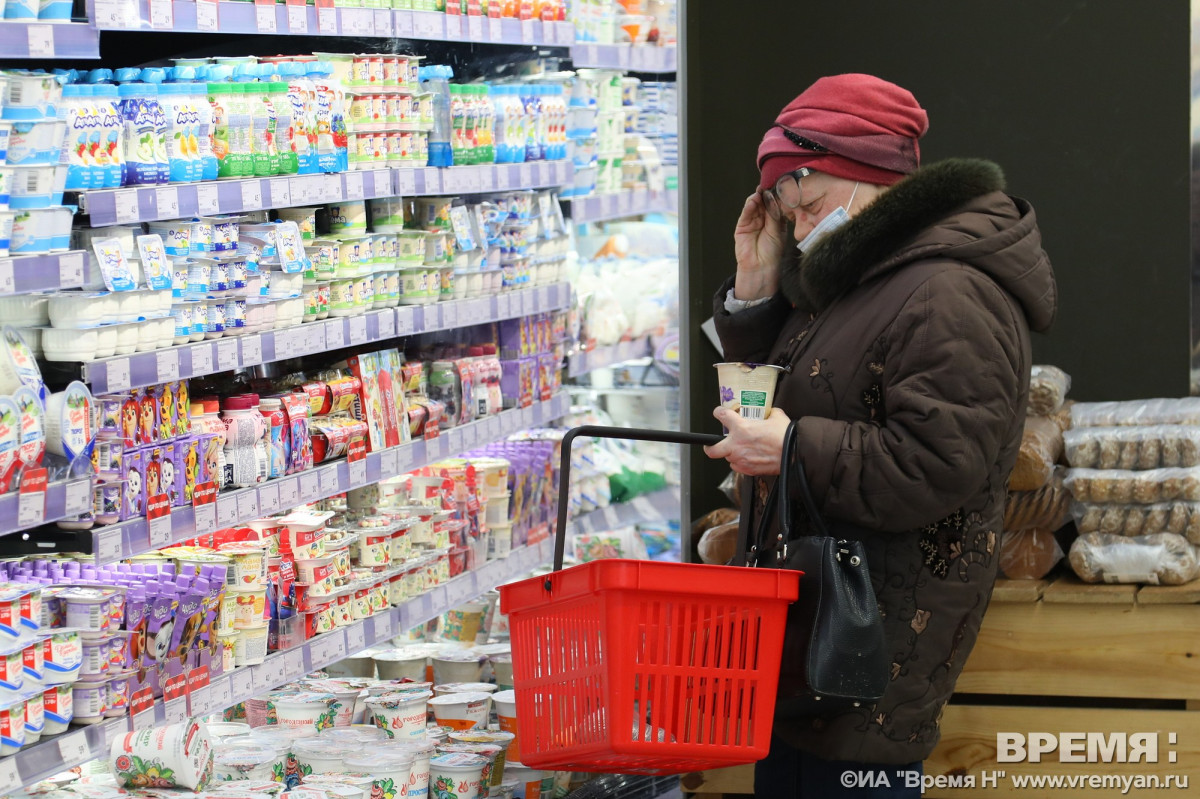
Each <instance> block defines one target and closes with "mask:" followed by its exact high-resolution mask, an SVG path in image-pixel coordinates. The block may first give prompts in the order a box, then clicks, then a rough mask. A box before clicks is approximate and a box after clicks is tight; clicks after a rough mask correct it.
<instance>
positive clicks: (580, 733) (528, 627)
mask: <svg viewBox="0 0 1200 799" xmlns="http://www.w3.org/2000/svg"><path fill="white" fill-rule="evenodd" d="M580 435H582V436H596V437H603V438H627V439H634V440H640V441H666V442H671V443H684V444H698V443H702V444H712V443H716V442H717V441H719V440H720V438H719V437H718V436H709V435H702V434H697V433H673V432H666V431H656V430H636V429H627V428H619V427H595V426H584V427H577V428H574V429H572V430H571V431H570V432H568V433H567V435H566V437H565V438H564V439H563V442H562V466H561V471H560V478H559V480H560V490H559V499H558V537H557V540H556V541H555V547H554V568H555V571H554V572H553V573H551V574H549V575H547V576H545V577H536V578H532V579H529V580H523V581H521V582H517V583H512V584H510V585H505V586H501V587H500V602H501V605H502V607H503V609H504V612H505V613H506V614H507V615H508V619H509V631H510V635H511V638H512V658H513V684H514V688H515V691H516V699H517V725H518V741H519V746H520V759H521V762H522V763H524V764H525V765H527V766H532V767H534V768H547V769H564V770H572V771H583V772H608V773H624V774H675V773H682V772H685V771H699V770H703V769H710V768H721V767H724V766H735V765H741V764H745V763H753V762H755V761H757V760H761V759H762V758H764V757H766V755H767V751H768V749H769V748H770V740H771V723H772V721H773V718H774V709H775V692H776V687H777V683H778V680H779V660H780V656H781V652H782V648H783V631H784V622H785V619H786V616H787V607H788V605H789V604H790V603H791V602H792V601H794V600H795V599H796V596H797V594H798V591H799V580H800V573H799V572H796V571H789V570H780V569H761V570H760V569H748V568H740V567H731V566H705V565H694V564H684V563H657V562H651V561H638V560H599V561H593V562H591V563H585V564H582V565H579V566H574V567H572V568H569V569H565V570H564V569H563V568H562V561H563V550H564V547H565V536H564V531H565V529H566V521H567V499H568V490H567V486H568V485H569V475H570V457H571V443H572V442H573V441H574V439H575V438H576V437H577V436H580Z"/></svg>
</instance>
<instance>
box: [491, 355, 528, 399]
mask: <svg viewBox="0 0 1200 799" xmlns="http://www.w3.org/2000/svg"><path fill="white" fill-rule="evenodd" d="M500 373H501V374H500V392H501V394H503V395H504V407H505V408H525V407H528V406H529V405H532V404H533V395H534V386H535V385H536V384H537V358H534V357H527V358H517V359H516V360H505V361H500Z"/></svg>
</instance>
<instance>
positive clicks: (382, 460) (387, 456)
mask: <svg viewBox="0 0 1200 799" xmlns="http://www.w3.org/2000/svg"><path fill="white" fill-rule="evenodd" d="M398 454H399V453H398V451H397V449H396V448H395V447H389V448H388V449H385V450H384V451H383V452H381V453H380V454H379V477H380V479H381V480H386V479H387V478H389V477H395V476H396V475H398V474H399V473H400V467H399V463H398V461H397V457H398Z"/></svg>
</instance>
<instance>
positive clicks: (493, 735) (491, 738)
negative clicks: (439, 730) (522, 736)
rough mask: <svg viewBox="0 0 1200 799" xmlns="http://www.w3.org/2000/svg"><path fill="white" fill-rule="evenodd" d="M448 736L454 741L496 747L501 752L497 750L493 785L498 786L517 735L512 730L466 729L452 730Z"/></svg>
mask: <svg viewBox="0 0 1200 799" xmlns="http://www.w3.org/2000/svg"><path fill="white" fill-rule="evenodd" d="M448 737H449V739H450V741H451V742H453V743H462V744H486V745H488V746H493V747H496V748H497V749H498V750H499V752H497V754H496V756H495V759H494V761H493V762H492V771H491V784H492V786H496V785H499V784H500V783H501V782H503V781H504V777H505V774H504V768H505V764H506V763H507V761H508V749H509V746H511V744H512V741H513V738H514V737H515V736H513V734H512V733H511V732H497V731H494V730H466V731H464V732H452V733H450V735H449V736H448Z"/></svg>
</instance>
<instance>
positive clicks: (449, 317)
mask: <svg viewBox="0 0 1200 799" xmlns="http://www.w3.org/2000/svg"><path fill="white" fill-rule="evenodd" d="M442 327H444V328H452V327H458V303H456V302H448V303H445V304H443V305H442Z"/></svg>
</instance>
